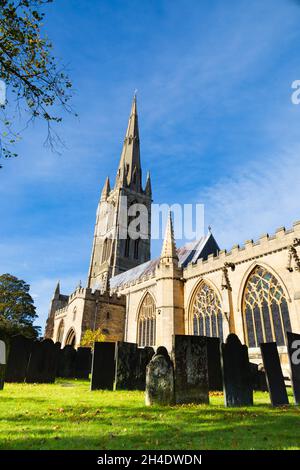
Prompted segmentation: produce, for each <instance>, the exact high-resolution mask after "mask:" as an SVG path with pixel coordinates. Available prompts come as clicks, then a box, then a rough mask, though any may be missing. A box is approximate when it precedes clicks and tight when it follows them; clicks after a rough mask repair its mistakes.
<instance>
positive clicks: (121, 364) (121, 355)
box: [114, 341, 139, 390]
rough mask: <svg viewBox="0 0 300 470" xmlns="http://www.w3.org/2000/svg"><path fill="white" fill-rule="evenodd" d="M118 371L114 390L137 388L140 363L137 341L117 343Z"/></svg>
mask: <svg viewBox="0 0 300 470" xmlns="http://www.w3.org/2000/svg"><path fill="white" fill-rule="evenodd" d="M115 357H116V373H115V382H114V390H135V387H136V371H137V369H138V363H139V352H138V347H137V345H136V344H135V343H125V342H121V341H118V342H117V343H116V356H115Z"/></svg>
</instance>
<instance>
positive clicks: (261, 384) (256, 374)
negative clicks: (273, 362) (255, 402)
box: [250, 362, 268, 392]
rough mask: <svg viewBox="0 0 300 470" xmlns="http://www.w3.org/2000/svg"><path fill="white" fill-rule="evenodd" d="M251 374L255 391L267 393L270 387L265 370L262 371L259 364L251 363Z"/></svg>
mask: <svg viewBox="0 0 300 470" xmlns="http://www.w3.org/2000/svg"><path fill="white" fill-rule="evenodd" d="M250 372H251V381H252V388H253V390H256V391H260V392H267V391H268V385H267V380H266V374H265V371H264V370H263V369H260V368H259V366H258V364H255V363H254V362H250Z"/></svg>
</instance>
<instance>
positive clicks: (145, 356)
mask: <svg viewBox="0 0 300 470" xmlns="http://www.w3.org/2000/svg"><path fill="white" fill-rule="evenodd" d="M137 353H138V358H137V362H136V370H135V371H134V378H133V379H134V389H135V390H142V391H145V387H146V368H147V365H148V364H149V362H150V361H151V359H152V357H153V356H154V354H155V353H154V349H153V348H151V347H149V346H146V347H145V348H139V349H138V350H137Z"/></svg>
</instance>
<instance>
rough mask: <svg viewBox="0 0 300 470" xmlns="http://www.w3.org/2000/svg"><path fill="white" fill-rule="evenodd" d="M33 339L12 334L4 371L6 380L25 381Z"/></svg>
mask: <svg viewBox="0 0 300 470" xmlns="http://www.w3.org/2000/svg"><path fill="white" fill-rule="evenodd" d="M33 344H34V340H33V339H29V338H25V336H22V335H17V336H13V337H12V338H11V340H10V351H9V356H8V361H7V368H6V373H5V381H6V382H14V383H22V382H24V381H25V378H26V372H27V367H28V362H29V358H30V354H31V349H32V347H33Z"/></svg>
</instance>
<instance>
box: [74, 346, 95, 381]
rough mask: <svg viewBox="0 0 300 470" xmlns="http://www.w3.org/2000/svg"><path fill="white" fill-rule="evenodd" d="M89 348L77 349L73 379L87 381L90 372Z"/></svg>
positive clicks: (90, 355) (90, 356) (90, 358)
mask: <svg viewBox="0 0 300 470" xmlns="http://www.w3.org/2000/svg"><path fill="white" fill-rule="evenodd" d="M91 362H92V354H91V348H78V349H77V354H76V360H75V378H76V379H88V378H89V375H90V372H91Z"/></svg>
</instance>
